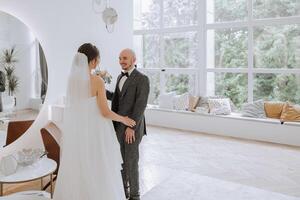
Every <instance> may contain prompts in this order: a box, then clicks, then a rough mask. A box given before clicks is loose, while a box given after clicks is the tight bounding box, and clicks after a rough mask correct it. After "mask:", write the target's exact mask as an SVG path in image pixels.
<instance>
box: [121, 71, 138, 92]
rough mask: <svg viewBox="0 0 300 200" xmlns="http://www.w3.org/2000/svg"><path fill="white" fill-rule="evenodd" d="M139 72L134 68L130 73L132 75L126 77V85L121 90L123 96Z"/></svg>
mask: <svg viewBox="0 0 300 200" xmlns="http://www.w3.org/2000/svg"><path fill="white" fill-rule="evenodd" d="M136 74H137V70H136V69H134V70H133V72H132V73H131V74H130V76H129V77H128V78H127V79H126V81H125V83H124V85H123V88H122V91H121V98H122V97H123V96H124V94H125V93H126V91H127V89H128V86H129V84H130V82H132V81H133V80H134V78H135V76H136Z"/></svg>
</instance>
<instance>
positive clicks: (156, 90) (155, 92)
mask: <svg viewBox="0 0 300 200" xmlns="http://www.w3.org/2000/svg"><path fill="white" fill-rule="evenodd" d="M144 74H145V75H147V76H148V78H149V80H150V93H149V97H148V104H153V105H157V104H158V96H159V94H160V75H159V72H151V71H144Z"/></svg>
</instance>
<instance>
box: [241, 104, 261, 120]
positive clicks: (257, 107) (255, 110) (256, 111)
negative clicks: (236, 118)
mask: <svg viewBox="0 0 300 200" xmlns="http://www.w3.org/2000/svg"><path fill="white" fill-rule="evenodd" d="M242 116H243V117H253V118H266V113H265V109H264V101H263V100H258V101H255V102H253V103H245V104H243V105H242Z"/></svg>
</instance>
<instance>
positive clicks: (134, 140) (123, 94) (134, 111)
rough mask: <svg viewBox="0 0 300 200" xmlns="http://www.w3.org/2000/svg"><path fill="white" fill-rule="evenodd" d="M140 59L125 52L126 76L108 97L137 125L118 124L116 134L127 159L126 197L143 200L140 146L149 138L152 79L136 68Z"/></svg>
mask: <svg viewBox="0 0 300 200" xmlns="http://www.w3.org/2000/svg"><path fill="white" fill-rule="evenodd" d="M135 61H136V56H135V53H134V51H133V50H131V49H124V50H123V51H122V52H121V53H120V56H119V63H120V65H121V67H122V73H121V74H120V75H119V77H118V79H117V85H116V89H115V91H114V92H110V91H107V92H106V95H107V98H108V99H109V100H111V101H112V111H114V112H116V113H118V114H119V115H123V116H128V117H129V118H131V119H133V120H135V121H136V126H135V127H133V128H129V127H126V126H125V125H123V124H121V123H119V122H114V127H115V131H116V133H117V137H118V141H119V143H120V147H121V154H122V157H123V161H124V163H123V166H122V167H123V170H122V176H123V183H124V189H125V194H126V197H127V198H129V199H130V200H140V193H139V169H138V168H139V165H138V162H139V144H140V142H141V140H142V137H143V135H146V124H145V117H144V111H145V109H146V106H147V101H148V95H149V87H150V86H149V79H148V77H147V76H145V75H144V74H142V73H141V72H139V71H138V70H137V69H136V68H135Z"/></svg>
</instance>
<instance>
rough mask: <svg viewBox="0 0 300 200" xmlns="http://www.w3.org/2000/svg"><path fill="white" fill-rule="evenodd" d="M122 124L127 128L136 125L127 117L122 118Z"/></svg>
mask: <svg viewBox="0 0 300 200" xmlns="http://www.w3.org/2000/svg"><path fill="white" fill-rule="evenodd" d="M122 123H123V124H125V125H126V126H129V127H134V126H135V125H136V122H135V121H134V120H133V119H130V118H129V117H123V121H122Z"/></svg>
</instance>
